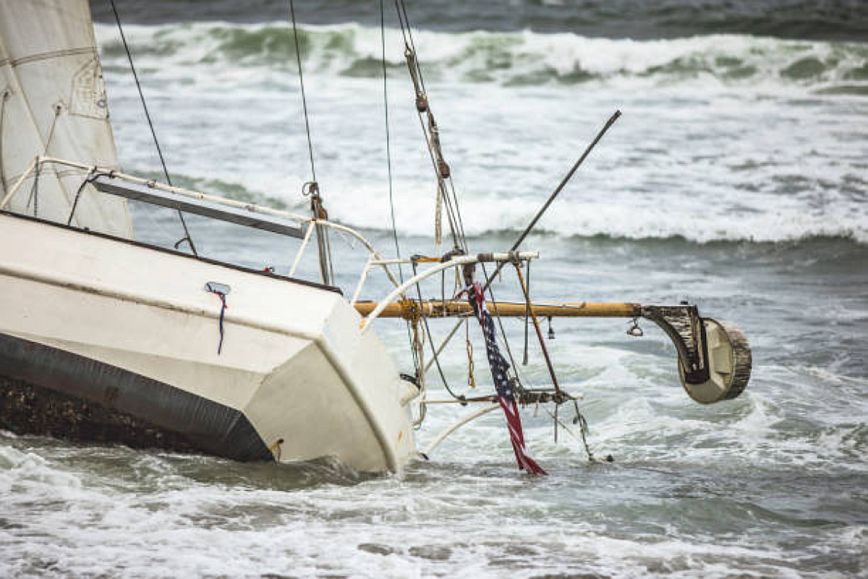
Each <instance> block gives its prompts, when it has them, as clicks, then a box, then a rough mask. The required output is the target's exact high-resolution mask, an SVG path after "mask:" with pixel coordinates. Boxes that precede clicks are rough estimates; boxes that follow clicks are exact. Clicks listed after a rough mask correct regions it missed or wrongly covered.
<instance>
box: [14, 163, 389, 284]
mask: <svg viewBox="0 0 868 579" xmlns="http://www.w3.org/2000/svg"><path fill="white" fill-rule="evenodd" d="M47 164H53V165H64V166H67V167H72V168H76V169H81V170H82V171H87V172H89V173H102V174H104V175H106V176H108V177H111V178H117V179H121V180H123V181H128V182H130V183H136V184H140V185H145V186H147V187H149V188H152V189H158V190H161V191H166V192H169V193H174V194H176V195H181V196H184V197H188V198H190V199H196V200H199V201H208V202H211V203H217V204H220V205H225V206H227V207H233V208H236V209H244V210H246V211H250V212H251V213H262V214H267V215H273V216H275V217H282V218H285V219H291V220H293V221H296V222H298V223H299V224H300V225H302V226H303V225H305V224H308V225H309V226H310V229H309V230H308V233H307V234H306V235H305V238H304V240H303V241H302V244H301V247H299V251H298V253H297V254H296V256H295V259H294V260H293V264H292V267H291V269H290V275H293V274H294V273H295V271H296V269H297V268H298V265H299V263H300V262H301V258H302V256H303V254H304V251H305V249H306V248H307V245H308V243H307V242H308V241H309V239H310V235H309V232H310V231H311V230H312V228H313V227H314V226H316V225H322V226H325V227H330V228H332V229H335V230H337V231H341V232H343V233H346V234H348V235H350V236H352V237H353V238H355V239H356V240H357V241H359V242H360V243H361V244H362V245H363V246H364V247H365V249H366V250H367V252H368V253H369V254H370V261H371V262H372V263H373V264H375V265H378V266H380V267H381V268H382V269H383V271H384V272H385V273H386V276H387V277H388V279H389V281H390V283H391V284H392V285H393V286H397V285H398V280H397V279H396V278H395V276H394V274H393V273H392V271H391V269H389V264H388V263H380V262H383V261H385V260H383V258H382V256H381V255H380V253H379V252H378V251H377V250H376V249H375V248H374V246H373V245H372V244H371V242H370V241H368V240H367V239H366V238H365V237H364V236H363V235H362V234H361V233H359V232H358V231H356V230H355V229H353V228H351V227H347V226H346V225H341V224H339V223H334V222H332V221H328V220H324V219H314V218H312V217H309V216H304V215H299V214H297V213H292V212H290V211H284V210H282V209H273V208H271V207H263V206H261V205H256V204H255V203H246V202H243V201H236V200H234V199H227V198H226V197H221V196H219V195H209V194H207V193H202V192H201V191H194V190H192V189H185V188H184V187H177V186H175V185H167V184H165V183H160V182H159V181H156V180H154V179H144V178H142V177H137V176H135V175H130V174H129V173H124V172H122V171H118V170H116V169H111V168H108V167H99V166H97V165H87V164H85V163H79V162H77V161H69V160H67V159H60V158H58V157H42V156H37V157H36V158H34V159H33V161H32V162H31V163H30V164H29V165H28V166H27V169H26V170H25V171H24V173H22V174H21V176H20V177H19V178H18V180H17V181H16V182H15V183H14V184H13V185H12V187H11V188H10V189H9V190H8V192H7V193H6V195H5V196H4V197H3V199H2V200H0V210H2V209H3V208H4V207H6V205H7V204H8V203H9V202H10V201H11V199H12V198H13V197H14V196H15V195H16V193H18V191H19V190H20V188H21V185H22V184H23V183H24V181H26V180H27V178H28V177H29V176H30V175H31V173H33V172H34V171H35V170H36V169H38V168H39V167H41V166H43V165H47ZM106 193H107V194H113V193H111V192H106Z"/></svg>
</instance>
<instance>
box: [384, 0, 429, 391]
mask: <svg viewBox="0 0 868 579" xmlns="http://www.w3.org/2000/svg"><path fill="white" fill-rule="evenodd" d="M380 48H381V52H382V58H381V61H382V66H383V125H384V127H385V130H386V169H387V171H388V176H389V213H390V216H391V219H392V240H393V241H394V243H395V257H397V258H398V259H401V244H400V242H399V241H398V225H397V219H396V218H395V196H394V186H393V179H392V131H391V128H390V125H389V82H388V79H389V75H388V71H387V69H386V9H385V2H384V0H380ZM398 279H399V280H400V282H401V283H404V266H403V265H402V264H400V263H399V264H398ZM406 326H407V340H408V341H409V342H410V346H411V347H410V351H411V352H412V353H413V366H414V368H415V369H416V375H417V376H419V375H420V371H421V369H420V368H419V366H420V363H419V356H418V353H417V351H416V349H415V348H413V343H414V340H413V335H412V330H411V328H410V322H409V321H407V322H406Z"/></svg>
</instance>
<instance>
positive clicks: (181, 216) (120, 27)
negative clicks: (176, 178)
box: [109, 0, 199, 257]
mask: <svg viewBox="0 0 868 579" xmlns="http://www.w3.org/2000/svg"><path fill="white" fill-rule="evenodd" d="M109 3H110V4H111V7H112V12H113V13H114V16H115V22H116V23H117V25H118V32H119V33H120V35H121V42H122V43H123V45H124V51H126V53H127V60H128V61H129V63H130V71H132V73H133V80H135V81H136V89H137V90H138V91H139V100H140V101H141V103H142V109H143V110H144V112H145V119H147V121H148V127H149V128H150V129H151V138H152V139H153V141H154V147H155V148H156V149H157V156H158V157H159V158H160V165H162V167H163V175H165V176H166V182H167V183H168V184H169V185H171V184H172V178H171V177H170V176H169V169H168V168H167V167H166V159H165V157H163V149H162V147H160V141H159V139H157V131H156V129H154V122H153V121H152V120H151V113H150V111H149V110H148V103H147V101H145V93H144V91H143V90H142V83H141V82H139V74H138V73H137V72H136V65H135V64H133V54H132V52H131V51H130V46H129V44H127V37H126V35H125V34H124V27H123V25H122V24H121V17H120V14H118V8H117V6H115V0H109ZM178 218H179V219H180V220H181V227H182V228H183V229H184V238H183V239H181V240H180V241H178V243H176V244H175V247H178V245H179V244H180V243H181V242H183V241H186V242H187V244H188V245H189V246H190V251H191V252H192V253H193V255H194V256H196V257H199V252H198V251H196V245H195V244H194V243H193V238H192V237H191V236H190V230H189V229H188V228H187V220H186V219H184V214H183V213H182V212H181V210H180V209H178Z"/></svg>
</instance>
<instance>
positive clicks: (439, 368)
mask: <svg viewBox="0 0 868 579" xmlns="http://www.w3.org/2000/svg"><path fill="white" fill-rule="evenodd" d="M412 267H413V275H414V276H415V275H416V262H415V261H413V262H412ZM416 295H417V296H418V298H419V303H420V304H421V303H422V289H421V288H420V287H419V284H418V283H417V284H416ZM421 318H422V326H423V327H424V328H425V335H426V336H427V338H428V344H429V346H430V347H431V354H432V355H433V357H434V364H435V365H436V366H437V372H438V373H439V374H440V380H441V381H442V382H443V387H444V388H446V391H447V392H448V393H449V395H450V396H452V397H453V398H455V399H456V400H464V399H465V398H466V397H465V396H463V395H458V394H455V392H454V391H453V390H452V388H450V387H449V382H447V381H446V374H444V373H443V367H442V366H441V365H440V355H439V354H438V352H437V349H436V348H435V347H434V338H433V337H432V336H431V329H430V328H429V327H428V318H427V317H426V316H421Z"/></svg>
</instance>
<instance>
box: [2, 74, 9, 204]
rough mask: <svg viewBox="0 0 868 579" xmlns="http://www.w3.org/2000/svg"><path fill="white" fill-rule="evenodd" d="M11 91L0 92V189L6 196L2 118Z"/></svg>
mask: <svg viewBox="0 0 868 579" xmlns="http://www.w3.org/2000/svg"><path fill="white" fill-rule="evenodd" d="M10 94H11V92H10V91H9V89H8V88H4V89H3V94H0V189H2V190H3V196H4V197H5V196H6V170H5V169H4V167H3V119H4V118H6V101H7V100H9V96H10Z"/></svg>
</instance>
